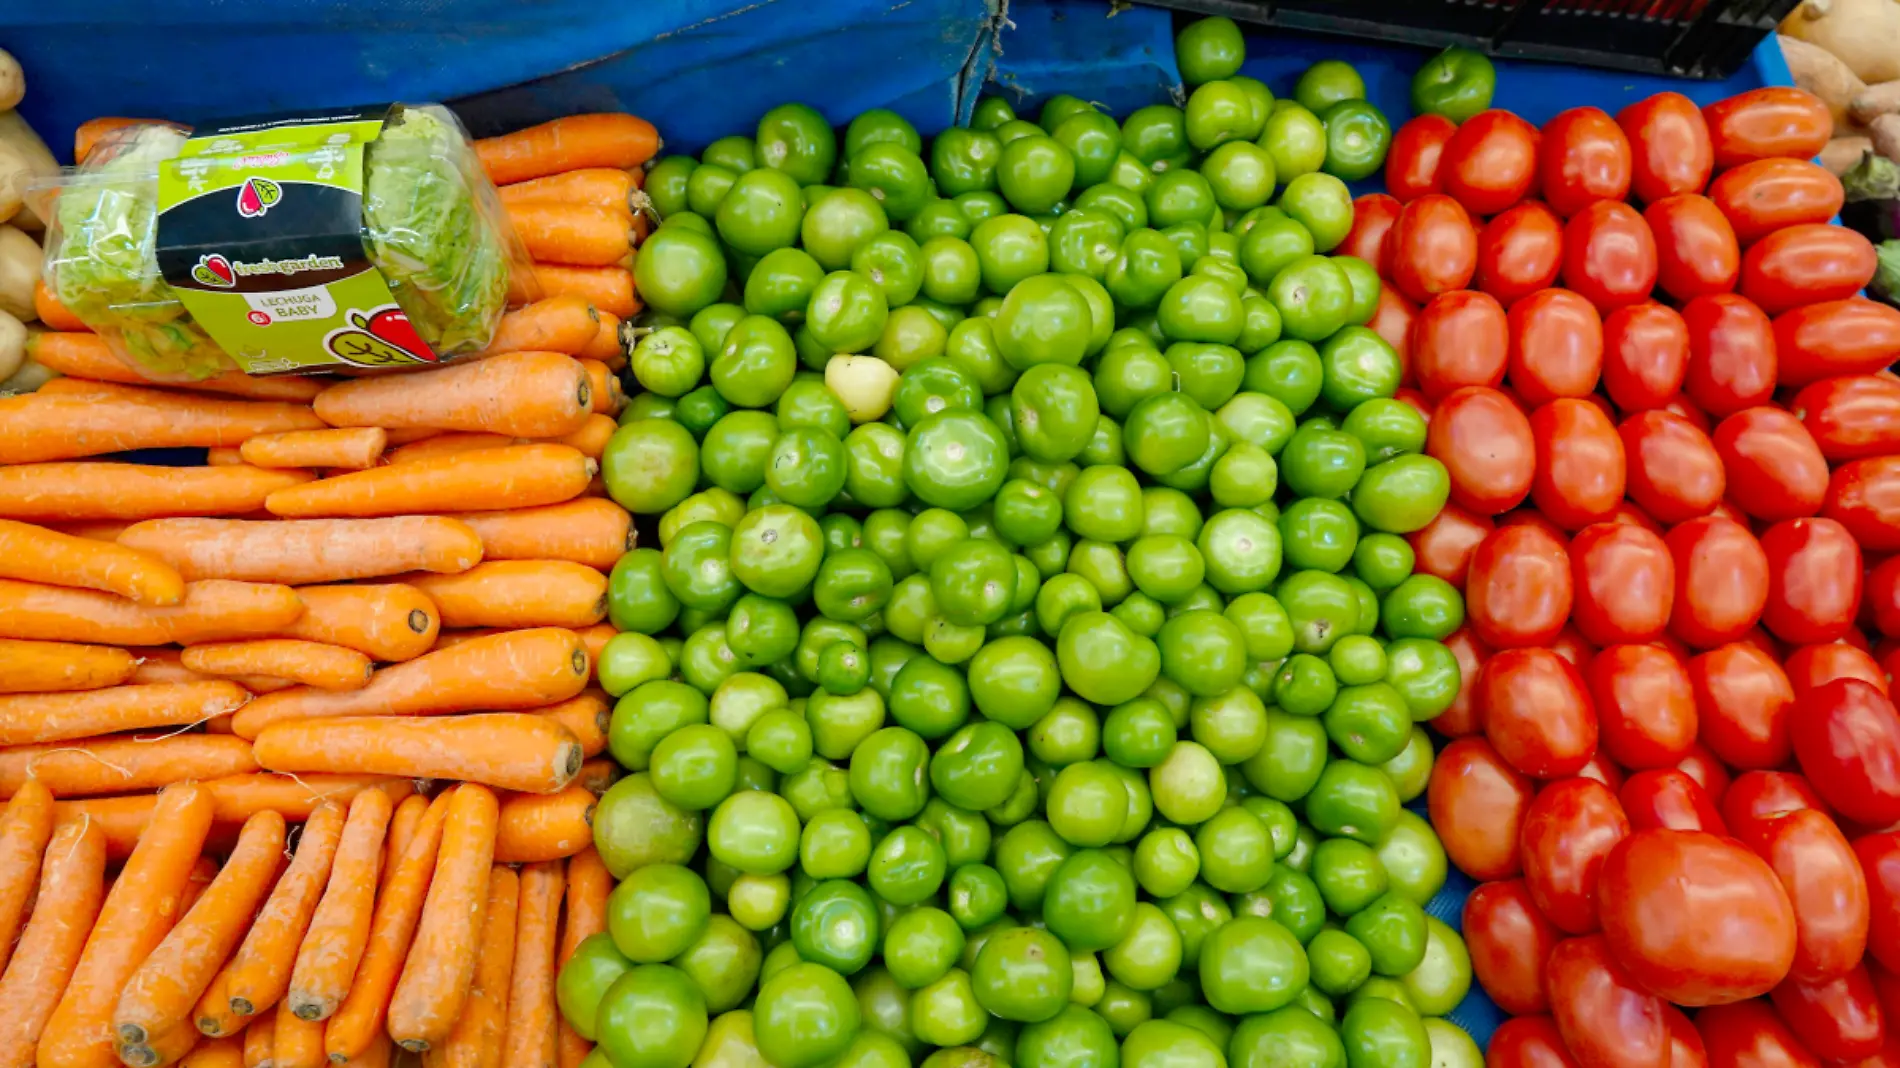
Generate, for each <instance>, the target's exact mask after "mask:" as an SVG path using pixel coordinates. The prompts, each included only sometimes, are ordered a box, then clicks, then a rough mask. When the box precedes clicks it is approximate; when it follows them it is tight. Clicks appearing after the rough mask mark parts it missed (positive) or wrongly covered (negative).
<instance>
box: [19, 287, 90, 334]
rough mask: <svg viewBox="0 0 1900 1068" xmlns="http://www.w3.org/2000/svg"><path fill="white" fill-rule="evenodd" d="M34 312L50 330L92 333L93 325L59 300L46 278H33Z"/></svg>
mask: <svg viewBox="0 0 1900 1068" xmlns="http://www.w3.org/2000/svg"><path fill="white" fill-rule="evenodd" d="M33 314H34V315H37V316H38V317H39V320H40V323H41V324H42V325H44V326H45V327H46V328H47V329H48V330H63V331H74V332H78V333H90V332H91V331H92V327H90V326H87V325H86V321H85V320H84V319H81V318H80V317H79V316H77V315H74V314H73V312H72V309H71V308H68V307H66V305H64V304H61V303H60V302H59V295H58V294H56V293H54V292H53V291H52V290H51V289H50V288H48V287H47V285H46V279H44V278H35V279H33Z"/></svg>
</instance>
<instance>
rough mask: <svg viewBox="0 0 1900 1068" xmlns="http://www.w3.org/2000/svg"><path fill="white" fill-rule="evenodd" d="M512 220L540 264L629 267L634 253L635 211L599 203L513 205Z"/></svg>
mask: <svg viewBox="0 0 1900 1068" xmlns="http://www.w3.org/2000/svg"><path fill="white" fill-rule="evenodd" d="M505 207H506V210H507V212H508V221H509V222H510V223H511V224H512V225H513V226H514V228H515V233H516V234H519V235H520V237H521V244H522V246H523V247H525V248H526V249H527V250H528V255H529V257H530V258H532V259H533V260H534V261H535V262H536V263H558V264H561V265H563V266H568V267H609V266H623V267H624V266H626V265H627V264H628V263H629V262H631V257H632V255H633V213H632V211H630V210H628V209H626V208H618V209H616V208H603V207H601V206H599V205H597V204H549V203H538V204H533V203H531V204H509V205H506V206H505Z"/></svg>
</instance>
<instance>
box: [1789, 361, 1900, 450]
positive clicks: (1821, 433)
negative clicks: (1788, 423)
mask: <svg viewBox="0 0 1900 1068" xmlns="http://www.w3.org/2000/svg"><path fill="white" fill-rule="evenodd" d="M1788 408H1789V410H1790V411H1792V412H1794V414H1795V415H1796V416H1797V417H1799V418H1800V420H1801V425H1802V426H1805V427H1806V428H1807V430H1808V433H1809V434H1811V435H1813V437H1814V443H1815V445H1816V446H1817V447H1818V448H1819V449H1820V450H1821V455H1822V456H1824V457H1826V458H1827V461H1828V462H1829V463H1840V462H1842V461H1843V460H1859V459H1863V458H1865V457H1868V456H1889V455H1892V454H1895V453H1900V379H1896V378H1890V377H1888V376H1886V375H1847V376H1844V377H1841V378H1824V379H1822V380H1821V381H1819V382H1816V383H1814V384H1813V385H1810V386H1808V387H1806V388H1805V389H1803V390H1801V391H1800V392H1799V393H1796V394H1795V395H1794V400H1792V401H1790V402H1789V404H1788Z"/></svg>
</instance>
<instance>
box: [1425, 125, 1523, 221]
mask: <svg viewBox="0 0 1900 1068" xmlns="http://www.w3.org/2000/svg"><path fill="white" fill-rule="evenodd" d="M1537 142H1538V133H1537V127H1535V126H1532V125H1531V124H1530V123H1528V122H1525V121H1524V120H1523V119H1520V118H1518V117H1517V116H1516V115H1513V114H1511V113H1510V112H1508V111H1502V110H1499V109H1496V108H1493V109H1491V110H1490V111H1481V112H1479V113H1478V114H1476V115H1473V116H1472V117H1471V118H1469V119H1466V120H1465V121H1464V122H1463V123H1461V124H1460V125H1459V126H1458V131H1457V132H1456V133H1454V134H1452V135H1451V140H1450V141H1447V142H1446V143H1445V153H1444V156H1443V157H1442V158H1441V160H1440V161H1439V165H1438V175H1439V178H1440V179H1442V180H1443V182H1444V186H1445V193H1446V195H1447V196H1450V197H1452V198H1453V199H1455V200H1457V201H1458V203H1460V204H1463V205H1464V206H1465V210H1466V211H1468V212H1470V213H1471V214H1472V215H1496V214H1497V213H1498V212H1501V211H1503V210H1504V209H1505V208H1508V207H1510V206H1511V205H1513V204H1515V203H1517V202H1518V201H1520V200H1523V199H1524V197H1525V195H1526V194H1528V193H1529V192H1530V191H1531V185H1532V183H1533V182H1535V181H1536V179H1537Z"/></svg>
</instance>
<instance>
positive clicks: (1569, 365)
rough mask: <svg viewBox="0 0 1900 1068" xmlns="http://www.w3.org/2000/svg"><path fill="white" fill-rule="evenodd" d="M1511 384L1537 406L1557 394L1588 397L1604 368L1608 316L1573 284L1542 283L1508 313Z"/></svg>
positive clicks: (1557, 395)
mask: <svg viewBox="0 0 1900 1068" xmlns="http://www.w3.org/2000/svg"><path fill="white" fill-rule="evenodd" d="M1507 320H1508V322H1509V330H1510V369H1509V372H1508V373H1509V376H1510V380H1511V388H1512V389H1513V390H1515V391H1516V392H1517V395H1518V397H1520V398H1521V399H1522V400H1523V401H1524V403H1525V404H1526V405H1529V406H1530V407H1533V408H1534V407H1536V406H1538V405H1540V404H1543V403H1545V402H1547V401H1550V400H1554V399H1555V398H1557V397H1585V396H1588V395H1589V394H1590V392H1591V391H1592V390H1594V389H1596V387H1597V377H1598V376H1599V375H1600V374H1602V372H1603V319H1602V317H1601V316H1599V315H1598V314H1597V310H1596V308H1594V307H1592V306H1591V304H1590V302H1589V301H1587V300H1585V299H1583V298H1582V297H1580V296H1578V295H1577V294H1575V293H1572V292H1570V291H1569V290H1567V289H1542V290H1539V291H1537V292H1535V293H1532V294H1531V295H1530V296H1528V297H1525V298H1524V299H1523V300H1520V301H1518V302H1517V303H1516V304H1513V305H1511V310H1510V312H1509V314H1508V315H1507Z"/></svg>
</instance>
